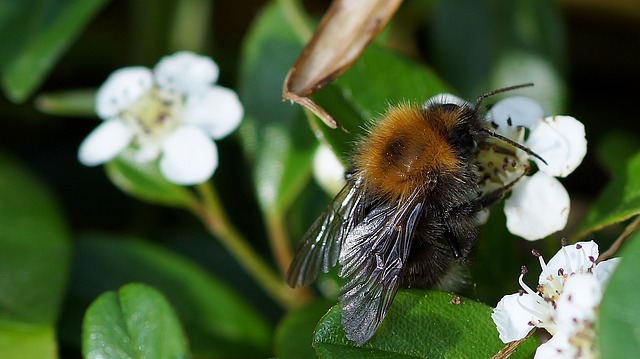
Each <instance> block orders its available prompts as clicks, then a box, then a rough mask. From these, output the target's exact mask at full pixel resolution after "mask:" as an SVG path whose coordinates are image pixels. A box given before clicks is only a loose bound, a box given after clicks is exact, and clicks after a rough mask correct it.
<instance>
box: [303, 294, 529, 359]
mask: <svg viewBox="0 0 640 359" xmlns="http://www.w3.org/2000/svg"><path fill="white" fill-rule="evenodd" d="M454 297H455V296H454V295H453V294H450V293H445V292H436V291H429V292H426V291H419V290H401V291H399V292H398V295H397V296H396V298H395V300H394V302H393V305H392V306H391V308H390V310H389V313H388V315H387V317H386V319H385V320H384V322H382V324H381V325H380V327H379V328H378V331H377V332H376V334H375V335H374V336H373V338H371V340H370V341H369V342H367V343H366V344H364V345H363V346H362V347H356V346H355V344H354V343H353V342H350V341H349V340H348V339H346V337H345V336H344V330H343V329H342V325H341V324H340V318H341V316H340V312H339V308H338V306H336V307H334V308H332V309H331V311H329V313H327V315H325V316H324V318H322V320H321V321H320V323H319V324H318V327H317V328H316V332H315V334H314V348H315V349H316V352H317V353H318V356H319V357H320V358H387V357H391V356H393V357H394V358H466V357H473V358H489V357H491V356H492V355H494V354H495V353H497V352H498V351H499V350H500V349H502V347H503V346H504V344H503V343H502V342H501V341H500V339H498V331H497V330H496V328H495V325H494V323H493V321H492V320H491V317H490V315H491V308H490V307H488V306H486V305H484V304H481V303H478V302H476V301H472V300H470V299H466V298H460V299H461V302H460V304H453V303H452V299H453V298H454ZM536 346H537V343H536V341H535V340H534V339H531V338H530V339H529V340H527V341H525V342H524V343H522V344H521V346H520V347H519V348H518V350H517V351H516V352H515V353H514V354H513V355H512V356H511V358H529V357H531V355H532V354H533V351H534V350H535V348H536Z"/></svg>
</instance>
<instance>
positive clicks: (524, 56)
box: [483, 51, 568, 115]
mask: <svg viewBox="0 0 640 359" xmlns="http://www.w3.org/2000/svg"><path fill="white" fill-rule="evenodd" d="M530 82H532V83H533V87H528V88H526V89H523V90H520V92H522V91H524V92H525V96H528V97H531V98H533V99H535V100H536V102H538V103H539V104H540V105H541V106H542V108H543V109H544V113H545V114H547V115H555V114H559V113H564V111H565V110H564V109H565V107H566V102H567V97H568V96H567V86H566V84H565V81H564V79H563V78H562V77H561V75H560V73H559V72H558V70H557V69H556V68H555V67H554V66H553V64H552V63H551V62H550V61H549V60H548V59H546V58H544V57H541V56H539V55H536V54H534V53H531V52H525V51H508V52H505V53H503V54H502V55H501V56H500V58H499V59H497V61H496V65H495V68H494V70H493V72H492V76H491V79H490V84H489V87H488V88H487V89H485V90H483V92H487V91H489V90H493V89H499V88H504V87H508V86H513V85H519V84H525V83H530ZM518 93H519V92H518ZM513 94H514V95H515V94H516V92H513ZM505 95H507V94H505Z"/></svg>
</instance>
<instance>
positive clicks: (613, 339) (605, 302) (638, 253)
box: [597, 233, 640, 358]
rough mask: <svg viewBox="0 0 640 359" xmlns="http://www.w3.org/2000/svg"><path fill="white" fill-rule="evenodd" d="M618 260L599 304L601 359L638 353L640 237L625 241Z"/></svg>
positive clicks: (639, 335)
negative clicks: (618, 262)
mask: <svg viewBox="0 0 640 359" xmlns="http://www.w3.org/2000/svg"><path fill="white" fill-rule="evenodd" d="M620 257H621V258H622V260H621V261H620V264H619V265H618V267H617V269H616V270H615V271H614V272H613V274H612V276H611V278H610V279H609V283H608V285H607V288H606V290H605V292H604V297H603V298H602V303H601V304H600V313H599V316H598V324H597V328H598V339H599V348H600V356H601V357H602V358H625V357H628V356H629V353H640V331H638V323H640V302H639V301H638V296H640V278H639V277H638V263H640V233H636V234H635V235H634V236H632V237H631V238H629V239H627V243H626V245H625V246H624V247H623V248H622V251H621V252H620Z"/></svg>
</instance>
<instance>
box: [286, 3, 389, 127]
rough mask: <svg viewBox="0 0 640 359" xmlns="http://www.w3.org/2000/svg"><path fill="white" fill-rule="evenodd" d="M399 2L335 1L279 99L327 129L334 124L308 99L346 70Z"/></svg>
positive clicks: (327, 115)
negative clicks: (309, 114)
mask: <svg viewBox="0 0 640 359" xmlns="http://www.w3.org/2000/svg"><path fill="white" fill-rule="evenodd" d="M401 2H402V0H369V1H362V0H335V1H334V2H333V3H332V4H331V7H330V8H329V10H328V11H327V13H326V14H325V16H324V17H323V18H322V21H321V22H320V25H319V26H318V28H317V30H316V32H315V33H314V34H313V37H312V38H311V40H310V41H309V43H308V44H307V46H305V48H304V50H302V54H301V55H300V57H299V58H298V60H296V63H295V64H294V65H293V67H292V68H291V69H290V70H289V73H288V74H287V78H286V79H285V82H284V85H283V89H282V98H283V99H285V100H291V101H293V102H296V103H298V104H300V105H302V106H305V107H307V108H308V109H310V110H311V111H312V112H313V113H315V114H316V115H317V116H318V117H320V119H322V121H324V123H326V124H327V126H329V127H331V128H336V127H337V123H336V121H335V120H334V119H333V118H332V117H331V116H330V115H329V114H328V113H327V112H326V111H325V110H324V109H323V108H322V107H320V106H318V105H317V104H315V103H314V102H313V101H311V100H310V99H309V98H308V96H309V95H311V94H312V93H313V92H315V91H317V90H318V89H320V88H322V87H323V86H324V85H326V84H328V83H330V82H332V81H333V80H334V79H335V78H337V77H338V76H340V74H342V73H343V72H344V71H346V70H347V69H348V68H349V67H350V66H351V64H353V63H354V62H355V61H356V59H357V58H358V56H360V54H361V53H362V51H363V50H364V48H365V46H366V45H367V44H368V43H369V42H370V41H371V40H372V39H373V37H374V36H376V34H378V32H380V30H382V28H383V27H384V26H385V25H386V24H387V22H388V21H389V19H390V18H391V16H392V15H393V14H394V13H395V11H396V9H397V8H398V6H400V3H401Z"/></svg>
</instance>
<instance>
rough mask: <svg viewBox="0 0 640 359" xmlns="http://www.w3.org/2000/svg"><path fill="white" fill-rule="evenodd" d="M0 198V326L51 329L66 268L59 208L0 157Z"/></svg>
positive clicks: (24, 172) (29, 178) (67, 260)
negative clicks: (13, 325)
mask: <svg viewBox="0 0 640 359" xmlns="http://www.w3.org/2000/svg"><path fill="white" fill-rule="evenodd" d="M0 198H2V200H1V201H0V228H2V230H1V231H0V248H2V250H0V323H3V322H18V323H24V324H38V325H43V324H44V325H51V324H53V323H54V322H55V321H56V319H57V317H58V310H59V307H60V304H61V300H62V297H63V295H64V291H65V286H66V283H67V276H68V273H69V264H70V243H69V237H68V233H67V229H66V226H65V223H64V220H63V218H62V216H61V211H60V208H58V206H57V204H56V203H55V201H54V198H53V197H52V195H51V194H50V193H49V191H48V190H47V189H46V188H45V187H44V186H43V184H42V183H40V182H39V181H38V180H37V179H36V178H34V177H33V175H32V174H30V173H29V172H28V171H27V170H25V169H24V168H22V167H21V166H19V165H18V164H17V163H15V162H14V161H13V160H12V159H10V158H9V157H8V156H6V155H5V154H2V153H0ZM0 352H2V350H1V349H0Z"/></svg>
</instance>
